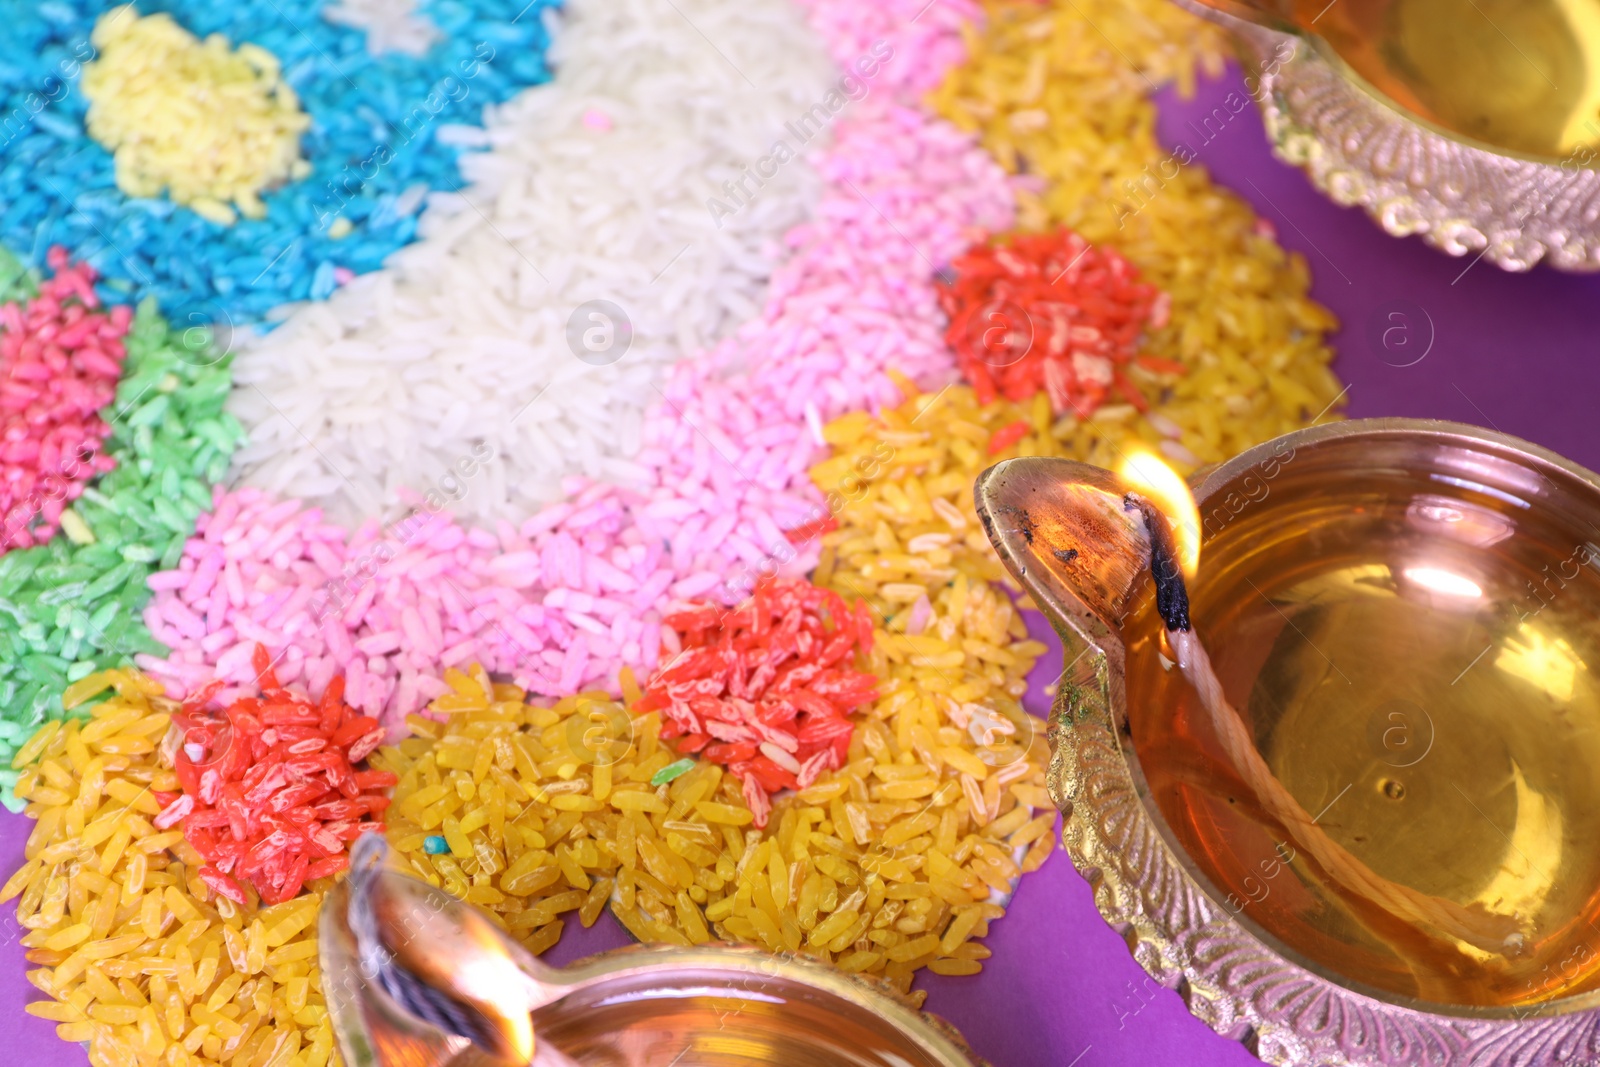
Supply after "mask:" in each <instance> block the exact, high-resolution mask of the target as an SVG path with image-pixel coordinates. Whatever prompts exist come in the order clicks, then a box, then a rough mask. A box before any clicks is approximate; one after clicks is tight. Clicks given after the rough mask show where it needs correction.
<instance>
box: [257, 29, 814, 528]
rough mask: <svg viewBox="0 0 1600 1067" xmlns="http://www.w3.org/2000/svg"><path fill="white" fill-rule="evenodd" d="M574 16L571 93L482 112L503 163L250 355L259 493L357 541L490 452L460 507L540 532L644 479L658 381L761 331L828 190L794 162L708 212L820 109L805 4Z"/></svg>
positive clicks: (561, 76)
mask: <svg viewBox="0 0 1600 1067" xmlns="http://www.w3.org/2000/svg"><path fill="white" fill-rule="evenodd" d="M366 2H369V0H363V3H366ZM345 3H346V6H349V5H350V3H351V0H345ZM391 6H392V5H391ZM564 18H565V20H566V21H565V24H564V25H558V26H556V27H554V29H555V40H554V44H553V46H552V49H551V61H552V64H553V65H554V67H555V69H556V72H557V73H556V77H555V80H554V81H553V82H552V83H551V84H549V85H546V86H541V87H538V88H534V89H530V90H528V91H526V92H524V93H523V94H521V95H520V96H518V97H517V98H515V99H514V100H512V101H510V102H508V103H506V104H504V105H501V106H498V107H491V108H486V109H485V114H484V124H485V130H486V134H487V138H486V139H487V141H488V142H489V144H490V145H491V146H492V147H491V148H490V150H489V151H486V152H478V153H471V154H468V155H466V156H464V157H463V159H462V169H463V173H464V174H465V176H466V177H467V178H468V179H469V184H468V185H467V186H465V187H464V188H463V189H462V190H460V191H459V192H444V193H433V194H431V195H430V196H429V197H428V206H427V207H426V209H425V210H424V213H423V216H422V219H421V223H420V234H421V236H420V238H419V240H418V241H417V242H416V243H414V244H412V245H410V246H408V247H407V248H404V249H402V250H400V251H399V252H397V253H396V254H395V255H393V256H391V257H390V258H389V260H388V262H387V265H386V266H385V267H384V269H382V270H380V271H376V272H374V273H372V274H368V275H365V276H363V277H359V278H356V279H354V280H352V281H351V282H350V283H349V284H347V285H345V286H343V287H342V288H340V289H339V290H337V291H335V293H334V294H333V295H332V297H331V298H330V299H328V300H327V301H325V302H320V303H309V304H303V305H300V306H298V307H296V308H295V309H294V310H293V311H292V312H291V313H290V314H289V315H288V317H287V320H286V321H284V322H283V324H282V325H281V326H279V327H278V328H277V329H276V330H274V331H272V332H271V333H268V334H266V335H265V336H256V337H244V338H243V339H242V341H241V350H240V352H239V355H238V357H237V359H236V362H235V365H234V375H235V381H236V383H237V388H236V390H235V392H234V396H233V399H232V401H231V403H230V408H231V410H232V411H233V412H234V414H235V415H237V416H238V417H239V419H240V420H241V421H242V422H243V423H244V425H245V426H246V428H247V429H248V431H249V443H248V445H247V446H246V447H245V448H243V449H242V450H241V451H240V452H239V454H238V456H237V457H236V460H235V462H236V464H237V465H238V469H239V473H240V474H241V476H242V479H243V481H244V482H245V483H246V484H249V485H254V486H259V487H261V488H263V489H266V490H268V491H270V492H272V493H274V494H277V495H280V496H292V497H297V498H300V499H303V500H305V501H306V502H307V503H312V504H317V505H320V506H322V507H323V508H324V509H325V512H326V513H327V514H328V516H329V517H330V518H332V519H334V520H335V521H339V522H343V523H346V524H352V525H353V524H354V523H356V522H357V521H359V520H362V519H366V518H383V517H389V516H392V515H393V514H394V512H395V511H396V509H397V507H398V505H399V504H400V503H401V502H403V501H405V500H406V499H408V498H411V497H414V496H415V495H416V494H420V493H423V492H426V491H427V489H428V488H429V487H430V486H431V485H433V484H434V483H435V482H436V481H437V479H439V478H440V477H441V476H443V475H445V474H446V473H447V472H448V471H449V470H450V469H451V468H453V467H455V466H456V465H457V463H458V461H460V460H461V459H462V458H463V457H466V456H468V455H470V454H473V452H474V450H475V449H480V448H481V447H482V445H484V444H485V443H487V444H488V445H489V446H491V447H492V448H493V450H494V454H495V455H496V457H497V459H496V461H495V462H494V463H493V464H491V465H489V470H488V471H487V472H486V473H480V474H479V475H477V476H476V477H473V478H471V479H469V480H468V484H467V495H466V497H465V498H464V499H462V500H460V501H459V502H456V503H454V504H453V505H452V507H453V510H454V511H455V513H456V514H457V516H458V517H459V518H460V519H461V520H463V521H465V522H468V523H478V524H483V525H492V524H493V523H494V521H495V520H498V519H507V518H510V519H520V518H524V517H527V516H528V515H531V514H532V513H534V512H535V511H536V510H537V509H538V508H539V507H540V506H542V505H544V504H546V503H549V502H551V501H554V500H558V499H560V498H561V497H562V496H564V493H563V486H562V482H563V479H564V478H567V477H569V476H572V475H583V476H585V477H586V478H593V479H606V480H616V479H618V478H619V477H621V478H626V477H627V476H629V475H633V474H636V473H637V472H638V468H637V467H636V465H634V464H633V463H632V462H631V460H632V457H633V456H634V455H635V454H636V453H637V452H638V450H639V448H640V431H641V427H642V425H643V422H644V418H643V416H644V411H645V409H646V408H647V407H648V406H650V405H652V404H654V403H657V402H659V400H660V398H661V393H660V392H659V390H658V383H659V382H660V380H661V378H662V375H663V374H664V372H665V370H666V369H667V368H668V367H669V366H670V365H671V364H672V363H674V362H676V361H677V360H680V359H683V358H685V357H688V356H691V355H694V354H695V353H696V352H698V351H700V350H702V349H704V348H706V347H707V346H709V345H711V344H714V343H716V342H717V341H718V340H720V339H722V338H724V337H726V336H727V335H729V334H730V333H731V332H732V331H733V329H734V328H735V327H737V326H738V325H739V324H740V323H741V322H743V321H745V320H747V319H750V318H753V317H754V316H755V315H756V314H757V311H758V309H759V306H760V300H761V297H762V294H763V292H764V289H765V285H766V281H767V278H768V276H769V275H770V274H771V271H772V269H773V267H774V266H775V261H776V259H777V257H778V256H779V254H780V252H781V249H780V245H779V240H778V239H779V238H780V237H781V236H782V235H783V233H784V232H785V231H786V230H787V229H788V228H789V227H791V226H793V225H795V224H796V223H799V222H801V221H803V220H804V219H805V218H806V217H807V215H808V212H809V210H810V207H811V204H812V202H813V201H814V199H815V195H816V188H817V180H816V177H815V175H814V174H813V173H812V172H811V169H810V167H809V165H808V163H807V162H806V160H805V159H804V157H802V158H798V159H795V160H793V161H791V162H788V163H787V164H785V165H783V166H781V167H779V168H778V170H777V173H776V174H775V175H774V176H772V177H771V178H768V179H766V181H765V183H764V185H763V186H762V187H761V188H760V189H759V190H757V191H756V192H755V195H754V196H753V197H752V198H751V199H750V200H749V202H748V203H747V204H745V205H744V206H742V207H739V208H738V209H737V210H736V211H735V212H734V214H732V215H731V216H727V215H724V216H723V217H722V218H721V219H720V226H719V225H718V220H714V219H713V216H712V213H711V211H710V209H709V208H708V205H707V200H708V198H710V197H712V196H718V197H721V198H723V199H724V200H726V198H727V194H726V193H724V192H722V189H721V187H722V184H723V183H724V182H725V181H728V180H732V179H736V178H737V177H738V176H739V174H740V173H741V171H742V170H743V169H744V168H745V167H747V166H750V165H752V164H754V163H755V161H756V160H757V159H758V158H760V157H762V156H764V155H766V154H767V152H768V151H769V149H771V147H772V146H773V144H774V142H775V141H777V140H778V139H779V138H780V137H785V136H786V131H785V123H787V122H789V121H791V120H792V119H794V118H795V117H796V116H797V115H800V114H802V113H804V112H805V111H806V109H808V108H810V107H811V106H812V105H813V104H814V103H816V102H817V101H818V100H819V99H820V98H821V97H822V96H823V94H824V93H826V92H827V90H828V87H829V86H828V82H829V79H830V76H835V72H833V71H832V70H831V65H830V64H829V62H828V60H827V58H826V57H825V55H824V54H823V52H822V49H821V47H820V46H819V44H818V43H817V42H816V40H815V39H814V35H813V33H812V31H811V30H810V29H809V27H807V26H806V24H805V22H804V21H803V19H802V18H801V16H800V15H799V13H798V12H797V11H796V10H795V9H794V8H793V7H792V5H791V4H790V3H789V0H741V2H740V3H737V4H728V3H723V2H719V0H574V2H572V3H570V4H569V5H568V7H567V9H566V15H565V16H564ZM596 115H601V116H604V118H605V119H607V120H609V128H605V127H606V125H607V124H606V122H604V121H598V120H596V119H595V116H596ZM789 139H790V140H791V142H792V140H793V138H789ZM820 144H821V141H820V140H813V141H812V142H811V144H809V145H807V146H806V149H807V150H811V149H815V148H817V147H818V146H819V145H820ZM594 300H607V301H610V302H612V303H613V304H615V305H617V306H619V307H620V308H621V309H622V310H623V313H624V315H625V316H626V317H627V319H628V320H629V322H630V323H631V326H632V341H631V344H630V345H629V347H628V349H627V351H626V354H625V355H623V356H622V357H621V358H620V359H618V360H617V361H616V362H614V363H611V364H609V365H601V366H596V365H591V364H590V363H586V362H584V361H582V360H580V359H579V358H577V356H576V355H575V354H574V351H573V349H572V348H571V346H569V343H568V320H569V317H571V316H572V315H573V313H574V310H575V309H577V308H578V307H579V306H580V305H583V304H585V303H586V302H589V301H594ZM581 325H584V324H583V323H580V326H581ZM595 336H597V337H599V336H602V335H599V334H597V335H595Z"/></svg>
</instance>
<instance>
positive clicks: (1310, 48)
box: [1175, 0, 1600, 272]
mask: <svg viewBox="0 0 1600 1067" xmlns="http://www.w3.org/2000/svg"><path fill="white" fill-rule="evenodd" d="M1175 2H1177V3H1179V4H1181V5H1182V6H1184V7H1185V8H1188V9H1189V10H1194V8H1195V0H1175ZM1219 21H1225V22H1226V23H1227V24H1228V25H1229V26H1230V28H1231V29H1232V32H1233V35H1234V37H1235V40H1236V42H1237V44H1238V47H1239V50H1240V54H1241V57H1242V58H1243V59H1245V60H1246V61H1247V63H1246V65H1247V67H1248V66H1249V65H1250V64H1251V63H1253V64H1254V66H1255V69H1256V71H1257V73H1258V76H1259V77H1260V89H1259V91H1258V92H1256V93H1255V94H1254V95H1255V97H1256V101H1257V103H1258V105H1259V106H1260V109H1261V113H1262V117H1263V119H1264V121H1265V125H1266V129H1267V136H1268V139H1269V141H1270V143H1271V144H1272V148H1273V153H1274V155H1276V156H1277V157H1278V158H1279V159H1280V160H1282V161H1283V162H1286V163H1288V164H1290V165H1292V166H1296V167H1298V168H1299V169H1301V170H1302V171H1304V172H1305V174H1306V175H1307V177H1309V178H1310V179H1311V182H1312V184H1313V185H1314V186H1316V188H1317V189H1318V190H1319V191H1320V192H1321V193H1322V194H1323V195H1325V196H1327V197H1328V198H1329V199H1331V200H1333V201H1334V202H1335V203H1338V204H1341V205H1345V206H1354V205H1359V206H1360V207H1362V208H1363V209H1364V210H1365V211H1366V213H1367V214H1368V215H1369V216H1371V218H1372V219H1373V220H1374V221H1375V222H1376V223H1377V224H1378V225H1379V226H1380V227H1381V228H1382V229H1383V230H1385V231H1386V232H1388V233H1389V234H1391V235H1393V236H1396V237H1405V236H1410V235H1413V234H1415V235H1419V236H1421V237H1422V239H1423V240H1424V241H1426V242H1427V243H1428V244H1431V245H1433V246H1434V247H1436V248H1439V249H1441V250H1443V251H1445V252H1447V253H1449V254H1451V255H1453V256H1465V255H1467V254H1469V253H1472V252H1477V253H1478V258H1482V259H1487V260H1489V262H1490V263H1492V264H1494V265H1495V266H1497V267H1499V268H1501V269H1503V270H1508V271H1524V270H1528V269H1531V268H1532V267H1533V266H1534V265H1535V264H1537V263H1538V262H1539V261H1541V260H1543V261H1545V262H1547V263H1549V264H1550V266H1552V267H1554V268H1555V269H1557V270H1563V271H1572V272H1591V271H1596V270H1600V169H1596V168H1595V167H1594V166H1588V165H1586V166H1577V167H1573V168H1568V167H1565V166H1562V165H1561V164H1560V163H1556V162H1551V161H1549V160H1548V159H1546V158H1545V157H1534V156H1528V155H1524V154H1517V153H1513V152H1509V151H1506V152H1502V151H1500V150H1498V149H1493V148H1490V147H1487V146H1481V145H1480V144H1479V143H1478V142H1475V141H1472V140H1471V139H1469V138H1465V137H1462V136H1461V135H1459V134H1455V133H1453V132H1450V131H1440V130H1439V129H1437V128H1436V127H1435V126H1434V125H1432V124H1430V123H1427V122H1425V121H1423V120H1420V119H1417V118H1415V117H1414V116H1411V115H1409V114H1408V113H1405V112H1402V111H1399V110H1396V108H1395V106H1394V105H1393V104H1392V103H1390V102H1388V101H1387V100H1386V99H1385V98H1384V97H1383V95H1382V94H1380V93H1376V92H1374V91H1371V90H1370V89H1369V88H1368V87H1367V86H1366V84H1365V81H1364V80H1363V79H1361V78H1360V77H1359V76H1358V75H1354V74H1353V72H1350V71H1349V70H1348V68H1347V65H1346V64H1344V62H1343V61H1342V60H1340V59H1338V57H1336V56H1334V57H1332V59H1330V58H1329V56H1328V50H1327V49H1326V48H1324V47H1318V46H1316V45H1313V44H1310V43H1308V42H1307V41H1305V40H1304V39H1303V38H1301V37H1299V36H1297V35H1295V34H1290V33H1284V32H1281V31H1278V30H1273V29H1268V28H1264V27H1261V26H1256V25H1251V24H1248V23H1244V22H1240V21H1239V20H1237V19H1231V20H1219ZM1285 42H1289V43H1292V45H1293V49H1292V52H1291V53H1290V54H1289V55H1288V56H1283V55H1281V54H1280V52H1279V50H1280V49H1281V47H1282V45H1283V44H1284V43H1285Z"/></svg>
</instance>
